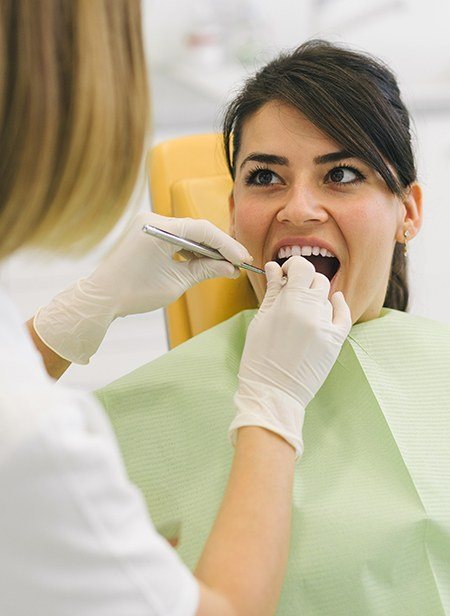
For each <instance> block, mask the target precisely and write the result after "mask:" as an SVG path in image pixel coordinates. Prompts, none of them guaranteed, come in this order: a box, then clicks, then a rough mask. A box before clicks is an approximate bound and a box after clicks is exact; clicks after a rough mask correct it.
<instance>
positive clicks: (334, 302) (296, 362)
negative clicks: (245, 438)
mask: <svg viewBox="0 0 450 616" xmlns="http://www.w3.org/2000/svg"><path fill="white" fill-rule="evenodd" d="M266 274H267V291H266V295H265V297H264V301H263V302H262V304H261V307H260V309H259V311H258V312H257V314H256V315H255V317H254V319H253V320H252V322H251V323H250V326H249V328H248V331H247V337H246V341H245V346H244V352H243V355H242V359H241V365H240V369H239V387H238V391H237V393H236V395H235V403H236V407H237V414H236V417H235V419H234V420H233V422H232V424H231V426H230V437H231V440H232V442H233V443H234V442H235V440H236V432H237V429H238V428H240V427H242V426H261V427H263V428H266V429H267V430H271V431H272V432H276V433H277V434H279V435H280V436H282V437H283V438H284V439H285V440H287V441H288V442H289V443H290V444H291V445H292V446H293V447H294V448H295V450H296V454H297V457H298V456H300V455H301V454H302V452H303V440H302V427H303V420H304V416H305V409H306V406H307V405H308V403H309V402H310V401H311V400H312V398H313V397H314V396H315V394H316V393H317V391H318V390H319V389H320V387H321V386H322V384H323V382H324V381H325V379H326V378H327V376H328V374H329V372H330V371H331V368H332V367H333V365H334V363H335V361H336V359H337V357H338V355H339V352H340V350H341V347H342V345H343V343H344V340H345V339H346V337H347V335H348V333H349V331H350V328H351V325H352V321H351V315H350V310H349V308H348V306H347V304H346V302H345V300H344V296H343V295H342V293H340V292H338V293H334V294H333V296H332V298H331V301H329V300H328V294H329V291H330V283H329V281H328V279H327V278H326V277H325V276H323V275H322V274H318V273H316V271H315V269H314V266H313V265H312V264H311V263H310V262H309V261H307V260H306V259H304V258H303V257H298V256H294V257H291V258H290V259H288V260H287V261H286V262H285V263H284V264H283V266H282V267H280V266H279V265H278V264H277V263H274V262H270V263H268V264H267V265H266ZM283 274H285V275H286V277H287V280H286V284H283V283H284V281H283Z"/></svg>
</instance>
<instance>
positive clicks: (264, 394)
mask: <svg viewBox="0 0 450 616" xmlns="http://www.w3.org/2000/svg"><path fill="white" fill-rule="evenodd" d="M252 385H253V386H252ZM234 402H235V405H236V408H237V412H236V416H235V418H234V420H233V421H232V423H231V425H230V428H229V432H228V434H229V438H230V440H231V442H232V444H233V445H235V444H236V438H237V430H238V429H239V428H242V427H244V426H258V427H260V428H264V429H265V430H269V431H270V432H274V433H275V434H278V436H280V437H281V438H283V439H284V440H285V441H287V442H288V443H289V444H290V445H291V446H292V447H293V448H294V449H295V452H296V456H297V457H300V456H301V455H302V453H303V438H302V429H303V421H304V417H305V408H304V407H303V406H302V405H301V403H300V402H299V401H298V400H296V399H295V398H293V397H292V396H291V395H289V394H287V393H286V392H284V391H282V390H280V389H277V388H275V387H272V386H270V385H264V386H262V385H260V384H249V382H245V383H243V381H242V379H240V385H239V389H238V391H237V392H236V394H235V397H234Z"/></svg>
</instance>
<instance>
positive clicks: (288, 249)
mask: <svg viewBox="0 0 450 616" xmlns="http://www.w3.org/2000/svg"><path fill="white" fill-rule="evenodd" d="M294 255H298V256H302V257H310V256H311V255H314V256H317V255H321V256H322V257H335V255H334V254H333V253H332V252H330V251H329V250H327V249H326V248H320V247H319V246H283V247H282V248H280V250H279V251H278V255H277V258H278V259H286V258H287V257H292V256H294Z"/></svg>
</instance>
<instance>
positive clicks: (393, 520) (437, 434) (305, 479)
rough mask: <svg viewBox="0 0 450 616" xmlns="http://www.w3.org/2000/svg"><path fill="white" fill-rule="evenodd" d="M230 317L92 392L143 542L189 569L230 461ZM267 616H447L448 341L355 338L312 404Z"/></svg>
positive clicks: (237, 333)
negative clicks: (138, 511)
mask: <svg viewBox="0 0 450 616" xmlns="http://www.w3.org/2000/svg"><path fill="white" fill-rule="evenodd" d="M253 314H254V312H253V311H248V312H242V313H240V314H239V315H236V316H235V317H233V318H232V319H230V320H229V321H226V322H225V323H222V324H221V325H219V326H217V327H215V328H213V329H211V330H209V331H207V332H204V333H203V334H201V335H199V336H197V337H195V338H193V339H191V340H189V341H188V342H186V343H185V344H183V345H181V346H179V347H177V348H176V349H174V350H173V351H171V352H170V353H168V354H166V355H164V356H163V357H161V358H159V359H158V360H156V361H154V362H152V363H150V364H148V365H146V366H143V367H142V368H140V369H138V370H136V371H134V372H133V373H131V374H129V375H127V376H125V377H123V378H121V379H119V380H118V381H116V382H114V383H112V384H111V385H109V386H108V387H106V388H104V389H102V390H100V391H99V392H97V396H98V397H99V399H100V401H101V402H102V404H103V405H104V406H105V408H106V410H107V412H108V414H109V416H110V419H111V421H112V424H113V426H114V429H115V432H116V435H117V438H118V441H119V444H120V447H121V450H122V454H123V457H124V460H125V464H126V466H127V470H128V473H129V476H130V478H131V480H132V481H133V482H134V483H135V484H136V485H137V486H139V488H140V489H141V491H142V492H143V494H144V496H145V498H146V501H147V504H148V508H149V511H150V513H151V516H152V519H153V522H154V524H155V526H156V527H157V528H158V529H159V530H160V531H161V532H162V533H163V534H164V535H165V536H167V537H168V538H170V539H172V538H175V537H179V539H180V541H179V545H178V551H179V553H180V555H181V557H182V558H183V560H184V561H185V562H186V563H187V564H188V565H189V566H190V567H191V568H193V567H194V566H195V564H196V562H197V560H198V558H199V555H200V553H201V551H202V548H203V545H204V543H205V540H206V538H207V536H208V533H209V531H210V528H211V525H212V523H213V520H214V517H215V515H216V513H217V510H218V508H219V506H220V503H221V500H222V496H223V492H224V488H225V485H226V481H227V477H228V472H229V467H230V463H231V459H232V447H231V445H230V444H229V442H228V440H227V430H228V426H229V424H230V422H231V419H232V418H233V416H234V408H233V394H234V392H235V390H236V387H237V372H238V367H239V361H240V356H241V353H242V347H243V344H244V338H245V332H246V329H247V326H248V324H249V322H250V320H251V318H252V316H253ZM303 438H304V443H305V453H304V455H303V457H302V458H301V460H300V461H299V462H298V463H297V467H296V477H295V485H294V494H293V525H292V538H291V549H290V558H289V565H288V569H287V573H286V578H285V582H284V586H283V591H282V595H281V599H280V603H279V608H278V612H277V613H278V614H281V615H283V616H284V615H286V616H335V615H336V616H338V615H339V616H341V615H342V616H349V615H358V616H359V615H361V616H368V615H380V616H402V615H405V616H415V615H417V616H441V615H445V614H450V328H449V327H448V326H445V325H441V324H438V323H435V322H433V321H429V320H427V319H423V318H420V317H414V316H411V315H408V314H405V313H401V312H397V311H395V310H383V311H382V314H381V316H380V318H378V319H375V320H373V321H369V322H367V323H361V324H358V325H355V326H354V327H353V328H352V330H351V333H350V336H349V338H348V340H347V341H346V342H345V344H344V346H343V348H342V351H341V353H340V355H339V358H338V360H337V362H336V364H335V366H334V367H333V370H332V371H331V373H330V375H329V377H328V378H327V380H326V382H325V383H324V385H323V386H322V388H321V389H320V391H319V392H318V394H317V395H316V397H315V398H314V400H313V401H312V402H311V403H310V404H309V406H308V408H307V412H306V419H305V425H304V430H303Z"/></svg>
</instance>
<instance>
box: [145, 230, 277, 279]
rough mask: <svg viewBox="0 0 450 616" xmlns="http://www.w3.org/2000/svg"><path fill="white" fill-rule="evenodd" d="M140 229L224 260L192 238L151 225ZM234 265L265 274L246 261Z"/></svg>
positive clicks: (213, 250) (194, 250) (214, 250)
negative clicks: (188, 238)
mask: <svg viewBox="0 0 450 616" xmlns="http://www.w3.org/2000/svg"><path fill="white" fill-rule="evenodd" d="M142 231H143V232H144V233H148V235H152V236H153V237H157V238H158V239H160V240H164V241H166V242H169V243H170V244H174V245H175V246H180V248H183V249H184V250H187V251H189V252H193V253H195V254H198V255H202V256H203V257H209V258H210V259H217V260H219V261H226V259H224V258H223V255H221V253H220V252H219V251H218V250H216V249H215V248H211V247H210V246H206V245H205V244H199V243H198V242H193V241H192V240H187V239H185V238H183V237H179V236H178V235H174V234H173V233H169V232H168V231H163V229H159V228H158V227H154V226H152V225H144V226H143V227H142ZM233 265H236V267H239V268H242V269H246V270H250V271H251V272H255V273H256V274H265V273H266V272H265V271H264V270H262V269H260V268H259V267H254V266H253V265H249V264H248V263H239V264H235V263H233Z"/></svg>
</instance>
